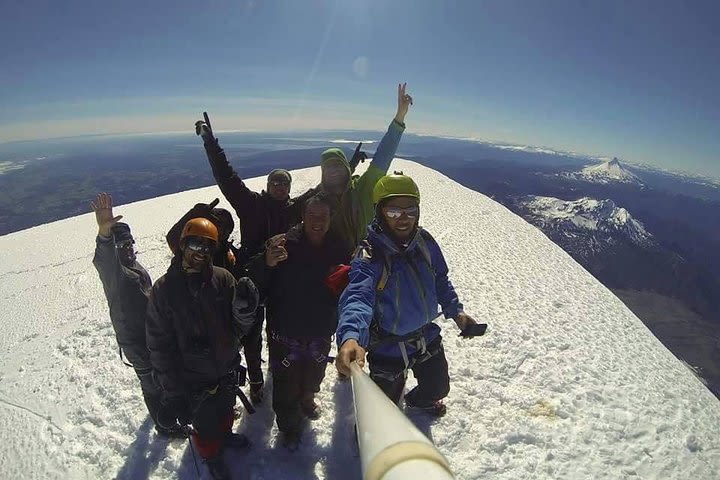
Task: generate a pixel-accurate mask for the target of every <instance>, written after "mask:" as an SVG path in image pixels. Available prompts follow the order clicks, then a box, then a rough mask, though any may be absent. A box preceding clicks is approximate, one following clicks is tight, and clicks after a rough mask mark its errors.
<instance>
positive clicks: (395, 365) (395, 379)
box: [368, 337, 450, 406]
mask: <svg viewBox="0 0 720 480" xmlns="http://www.w3.org/2000/svg"><path fill="white" fill-rule="evenodd" d="M427 351H428V352H429V353H430V354H431V356H429V357H428V358H425V359H422V360H421V359H418V355H417V354H415V356H414V357H413V356H411V357H410V361H411V363H412V362H413V360H414V359H417V361H415V362H414V363H413V364H412V366H411V369H412V372H413V374H414V375H415V378H416V379H417V382H418V384H417V386H416V387H415V388H413V389H412V390H410V391H409V392H408V393H407V395H405V397H406V398H407V399H408V400H409V401H410V402H411V403H412V404H413V405H416V406H429V405H431V404H432V403H433V402H435V401H437V400H440V399H442V398H445V397H446V396H447V394H448V393H449V392H450V376H449V375H448V363H447V359H446V358H445V349H444V348H443V345H442V338H441V337H438V338H436V339H435V340H433V341H432V342H430V343H429V344H428V345H427ZM368 363H369V364H370V378H372V379H373V381H374V382H375V383H376V384H377V386H378V387H380V389H381V390H382V391H383V392H384V393H385V395H387V396H388V397H389V398H390V400H392V401H393V402H395V403H396V404H397V403H400V397H402V392H403V389H404V388H405V380H406V372H405V361H404V360H403V358H402V357H385V356H380V355H373V354H372V353H370V354H369V355H368Z"/></svg>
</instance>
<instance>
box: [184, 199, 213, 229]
mask: <svg viewBox="0 0 720 480" xmlns="http://www.w3.org/2000/svg"><path fill="white" fill-rule="evenodd" d="M218 203H220V200H219V199H217V198H216V199H215V200H213V201H212V202H210V203H196V204H195V206H194V207H193V208H192V209H191V210H190V213H191V214H192V216H193V218H197V217H202V218H207V219H208V220H210V221H212V222H213V223H217V222H215V220H217V216H216V215H215V214H214V213H213V208H215V207H217V204H218Z"/></svg>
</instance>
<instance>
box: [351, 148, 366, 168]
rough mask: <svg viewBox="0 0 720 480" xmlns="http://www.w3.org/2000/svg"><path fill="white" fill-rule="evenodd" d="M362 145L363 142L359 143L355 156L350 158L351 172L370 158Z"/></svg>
mask: <svg viewBox="0 0 720 480" xmlns="http://www.w3.org/2000/svg"><path fill="white" fill-rule="evenodd" d="M361 147H362V142H360V143H358V146H357V147H356V148H355V152H353V156H352V158H351V159H350V171H351V172H354V171H355V167H357V166H358V164H359V163H362V162H364V161H365V160H367V158H368V156H367V153H365V152H363V151H361V150H360V148H361Z"/></svg>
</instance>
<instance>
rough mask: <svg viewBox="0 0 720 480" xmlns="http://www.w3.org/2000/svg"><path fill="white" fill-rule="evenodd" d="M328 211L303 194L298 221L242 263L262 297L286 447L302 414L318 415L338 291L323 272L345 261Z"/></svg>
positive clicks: (295, 440)
mask: <svg viewBox="0 0 720 480" xmlns="http://www.w3.org/2000/svg"><path fill="white" fill-rule="evenodd" d="M331 216H332V215H331V206H330V202H329V200H328V198H327V196H326V195H324V194H322V193H320V194H318V195H316V196H314V197H311V198H310V199H309V200H308V201H307V202H306V203H305V207H304V210H303V221H302V223H301V224H299V225H296V226H295V227H293V228H291V229H290V231H289V232H287V234H284V235H278V236H276V237H273V238H271V239H270V240H268V242H267V248H266V250H265V252H264V254H258V255H257V256H256V257H255V258H253V260H252V261H251V263H250V264H249V267H248V268H249V274H250V278H252V279H253V280H254V281H255V282H256V284H257V285H258V288H259V289H260V291H261V292H262V293H263V294H264V296H265V298H266V303H267V311H268V350H269V352H270V370H271V372H272V376H271V378H272V406H273V410H274V411H275V417H276V420H277V425H278V429H279V430H280V432H281V437H282V439H281V440H282V443H283V445H284V446H285V447H286V448H288V449H289V450H295V449H296V448H297V447H298V444H299V442H300V437H301V434H302V427H303V424H304V420H305V418H309V419H311V420H313V419H317V418H318V417H319V415H320V410H319V406H318V404H317V403H316V402H315V394H316V393H317V392H319V391H320V385H321V383H322V381H323V379H324V378H325V368H326V367H327V364H328V359H329V357H328V353H329V352H330V346H331V342H332V340H331V338H332V335H333V333H334V332H335V328H336V327H337V300H338V293H337V292H336V291H333V290H332V288H331V287H330V286H328V285H327V278H328V276H329V275H330V274H331V272H333V271H335V270H336V269H337V267H338V265H341V264H346V263H348V261H349V257H348V255H347V254H346V252H345V249H344V248H343V244H342V242H340V241H339V239H338V238H336V237H334V236H333V234H332V233H328V230H329V228H330V219H331Z"/></svg>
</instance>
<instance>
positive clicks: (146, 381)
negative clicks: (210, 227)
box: [90, 193, 182, 437]
mask: <svg viewBox="0 0 720 480" xmlns="http://www.w3.org/2000/svg"><path fill="white" fill-rule="evenodd" d="M90 208H91V209H92V210H93V211H94V212H95V220H96V221H97V225H98V234H97V237H96V241H95V256H94V257H93V265H94V266H95V269H96V270H97V272H98V275H99V276H100V281H101V282H102V285H103V290H104V292H105V298H106V299H107V302H108V307H109V309H110V321H111V322H112V326H113V329H114V330H115V339H116V340H117V344H118V348H119V353H120V359H121V360H122V361H123V363H125V365H127V366H130V367H132V368H133V369H134V370H135V374H136V375H137V377H138V379H139V380H140V388H141V390H142V395H143V399H144V400H145V406H146V407H147V409H148V413H149V414H150V417H151V418H152V419H153V421H154V422H155V431H156V432H157V433H158V435H162V436H171V437H177V436H181V435H182V434H181V432H180V431H179V430H178V429H172V428H171V429H167V428H163V427H161V426H160V425H159V424H158V421H157V414H158V409H159V408H160V397H161V392H160V387H159V386H158V385H157V383H156V382H155V380H154V378H153V376H152V366H151V364H150V352H149V351H148V349H147V345H146V341H145V322H146V310H147V303H148V296H149V295H150V289H151V288H152V280H151V279H150V275H148V273H147V271H146V270H145V268H143V266H142V265H141V264H140V262H138V261H137V256H136V253H135V239H134V238H133V235H132V232H131V231H130V226H129V225H128V224H127V223H123V222H120V219H121V218H122V215H118V216H114V215H113V210H112V209H113V201H112V196H110V195H109V194H107V193H99V194H98V195H97V197H96V199H95V201H94V202H92V203H91V204H90ZM123 356H124V359H123Z"/></svg>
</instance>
